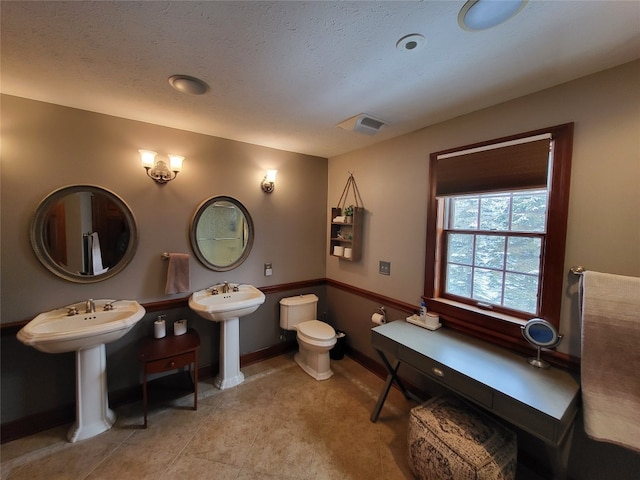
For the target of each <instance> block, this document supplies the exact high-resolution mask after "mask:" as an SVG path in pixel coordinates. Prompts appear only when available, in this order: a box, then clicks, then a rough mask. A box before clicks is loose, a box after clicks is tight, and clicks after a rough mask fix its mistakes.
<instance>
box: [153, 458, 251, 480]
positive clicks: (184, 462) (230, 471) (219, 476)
mask: <svg viewBox="0 0 640 480" xmlns="http://www.w3.org/2000/svg"><path fill="white" fill-rule="evenodd" d="M239 471H240V468H239V467H234V466H232V465H225V464H224V463H217V462H211V461H209V460H205V459H202V458H196V457H188V456H184V455H181V456H179V457H178V458H177V459H176V460H175V462H173V464H172V465H171V466H170V467H169V468H168V470H167V471H166V472H165V473H164V475H162V477H160V480H179V479H190V480H207V479H212V480H236V479H237V478H238V473H239Z"/></svg>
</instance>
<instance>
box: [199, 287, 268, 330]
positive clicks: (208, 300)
mask: <svg viewBox="0 0 640 480" xmlns="http://www.w3.org/2000/svg"><path fill="white" fill-rule="evenodd" d="M211 288H216V289H217V290H218V291H219V292H222V285H217V286H215V287H211ZM211 288H208V289H206V290H199V291H197V292H194V293H193V294H192V295H191V297H190V298H189V307H190V308H191V309H192V310H193V311H194V312H196V313H197V314H198V315H200V316H201V317H202V318H206V319H207V320H213V321H214V322H224V321H227V320H229V319H231V318H238V317H244V316H245V315H249V314H250V313H253V312H255V311H256V310H257V308H258V307H259V306H260V305H262V304H263V303H264V300H265V296H264V293H262V292H261V291H260V290H258V289H257V288H256V287H254V286H253V285H239V286H238V291H237V292H228V293H218V294H217V295H213V294H211Z"/></svg>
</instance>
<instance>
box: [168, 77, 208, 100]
mask: <svg viewBox="0 0 640 480" xmlns="http://www.w3.org/2000/svg"><path fill="white" fill-rule="evenodd" d="M169 84H170V85H171V86H172V87H173V88H175V89H176V90H177V91H179V92H181V93H187V94H189V95H203V94H205V93H207V92H208V91H209V85H207V84H206V83H205V82H203V81H202V80H200V79H199V78H196V77H191V76H189V75H171V76H170V77H169Z"/></svg>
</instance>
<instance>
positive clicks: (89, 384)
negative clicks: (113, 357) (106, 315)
mask: <svg viewBox="0 0 640 480" xmlns="http://www.w3.org/2000/svg"><path fill="white" fill-rule="evenodd" d="M115 421H116V414H115V413H114V412H113V411H112V410H111V409H110V408H109V399H108V391H107V355H106V348H105V345H104V344H101V345H97V346H95V347H91V348H87V349H85V350H78V351H77V352H76V421H75V423H74V424H73V426H72V427H71V429H70V430H69V433H68V434H67V438H68V439H69V441H70V442H77V441H78V440H85V439H87V438H91V437H93V436H95V435H98V434H99V433H102V432H104V431H107V430H109V429H110V428H111V427H112V426H113V424H114V422H115Z"/></svg>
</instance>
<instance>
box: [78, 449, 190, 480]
mask: <svg viewBox="0 0 640 480" xmlns="http://www.w3.org/2000/svg"><path fill="white" fill-rule="evenodd" d="M177 454H178V452H175V453H173V454H171V453H167V451H166V450H164V449H158V448H156V446H155V445H154V444H142V445H127V444H123V445H121V446H120V447H118V448H117V449H116V450H114V451H113V452H112V453H111V454H110V455H109V456H108V457H106V458H105V459H104V461H103V462H101V463H100V464H99V465H97V466H96V467H95V468H94V469H93V470H92V471H91V473H90V474H89V475H88V476H83V477H80V476H78V477H75V478H76V479H77V478H87V479H89V480H122V479H125V478H132V479H133V478H135V479H136V480H145V479H150V480H156V479H157V478H158V477H160V476H161V475H162V474H163V473H164V472H166V471H167V469H168V468H169V466H170V465H171V464H172V462H173V461H174V460H175V458H176V457H177Z"/></svg>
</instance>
